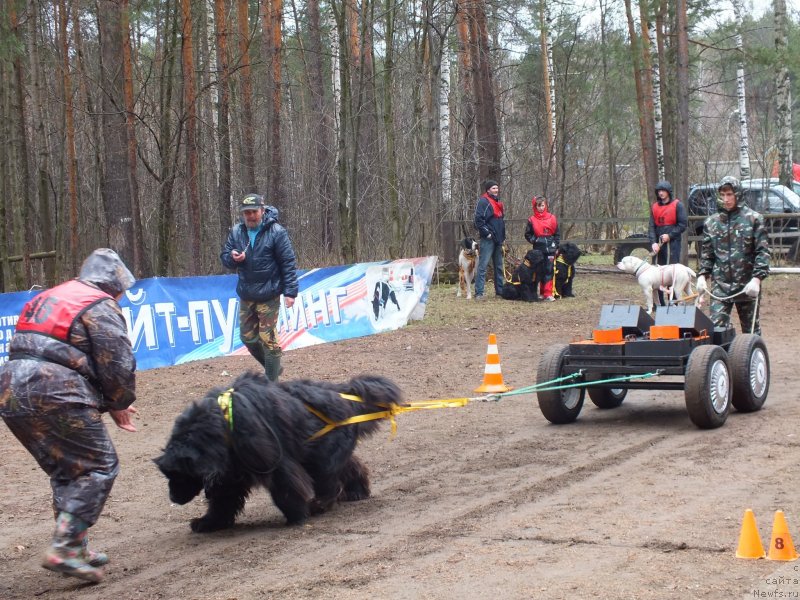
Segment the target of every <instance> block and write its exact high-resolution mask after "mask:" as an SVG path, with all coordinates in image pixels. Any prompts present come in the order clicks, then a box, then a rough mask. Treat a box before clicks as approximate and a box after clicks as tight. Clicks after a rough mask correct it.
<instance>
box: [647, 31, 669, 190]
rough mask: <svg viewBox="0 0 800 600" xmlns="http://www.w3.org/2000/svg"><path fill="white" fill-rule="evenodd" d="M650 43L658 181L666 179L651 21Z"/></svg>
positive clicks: (656, 64) (658, 72)
mask: <svg viewBox="0 0 800 600" xmlns="http://www.w3.org/2000/svg"><path fill="white" fill-rule="evenodd" d="M647 29H648V32H649V35H648V37H649V42H650V60H651V64H652V73H653V86H652V92H653V133H654V137H655V142H656V165H657V166H658V179H659V180H664V179H666V178H667V176H666V174H665V162H664V121H663V119H662V113H661V67H660V65H659V58H658V44H657V42H656V26H655V23H654V22H653V21H650V22H648V23H647Z"/></svg>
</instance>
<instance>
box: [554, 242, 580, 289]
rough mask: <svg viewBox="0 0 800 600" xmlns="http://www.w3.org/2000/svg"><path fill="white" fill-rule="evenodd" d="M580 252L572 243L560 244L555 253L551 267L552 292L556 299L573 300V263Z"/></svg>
mask: <svg viewBox="0 0 800 600" xmlns="http://www.w3.org/2000/svg"><path fill="white" fill-rule="evenodd" d="M581 254H582V252H581V250H580V248H578V247H577V246H576V245H575V244H573V243H572V242H562V243H561V244H560V245H559V246H558V252H556V260H555V263H554V265H553V267H554V268H553V270H554V274H553V279H554V280H555V284H554V285H553V291H554V295H555V297H556V298H574V297H575V294H573V293H572V282H573V281H574V280H575V263H576V262H578V259H579V258H580V257H581Z"/></svg>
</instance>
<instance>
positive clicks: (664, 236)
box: [647, 181, 688, 306]
mask: <svg viewBox="0 0 800 600" xmlns="http://www.w3.org/2000/svg"><path fill="white" fill-rule="evenodd" d="M687 224H688V219H687V217H686V208H685V207H684V206H683V203H681V201H680V200H678V199H677V198H674V197H673V196H672V184H671V183H670V182H669V181H659V182H658V183H657V184H656V201H655V202H654V203H653V205H652V206H651V207H650V226H649V228H648V230H647V237H648V238H649V239H650V247H651V249H652V251H653V263H654V264H656V265H674V264H676V263H679V262H681V237H682V236H683V232H684V231H686V226H687ZM658 302H659V304H661V306H664V304H665V300H664V292H662V291H661V290H658Z"/></svg>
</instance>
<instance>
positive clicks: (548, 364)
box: [536, 344, 586, 425]
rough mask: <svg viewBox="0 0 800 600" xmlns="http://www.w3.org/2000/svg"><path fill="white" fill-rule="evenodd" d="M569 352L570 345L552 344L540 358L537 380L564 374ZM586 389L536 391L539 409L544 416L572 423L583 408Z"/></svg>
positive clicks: (557, 422) (561, 422) (555, 420)
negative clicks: (565, 361)
mask: <svg viewBox="0 0 800 600" xmlns="http://www.w3.org/2000/svg"><path fill="white" fill-rule="evenodd" d="M567 352H569V345H568V344H563V345H558V346H551V347H550V348H549V349H548V350H547V351H546V352H545V353H544V354H542V358H540V359H539V369H538V370H537V372H536V381H537V382H545V381H552V380H553V379H558V378H559V377H561V376H562V370H563V368H564V356H565V355H566V354H567ZM585 392H586V390H585V389H584V388H582V387H575V388H569V389H566V390H543V391H540V392H536V396H537V398H538V400H539V410H541V411H542V414H543V415H544V418H545V419H547V420H548V421H550V422H551V423H555V424H556V425H563V424H565V423H572V422H573V421H574V420H575V419H577V418H578V415H579V414H580V412H581V408H583V398H584V395H585Z"/></svg>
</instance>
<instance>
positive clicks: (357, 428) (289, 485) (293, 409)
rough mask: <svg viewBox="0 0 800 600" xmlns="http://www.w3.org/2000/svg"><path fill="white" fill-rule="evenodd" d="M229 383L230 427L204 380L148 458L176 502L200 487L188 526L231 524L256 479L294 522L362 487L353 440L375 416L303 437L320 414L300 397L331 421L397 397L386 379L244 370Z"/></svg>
mask: <svg viewBox="0 0 800 600" xmlns="http://www.w3.org/2000/svg"><path fill="white" fill-rule="evenodd" d="M231 387H232V389H233V390H234V391H233V393H232V394H231V397H232V402H233V411H232V414H233V418H232V421H233V430H231V429H230V426H229V424H228V422H227V421H226V420H225V417H224V416H223V412H222V410H221V409H220V407H219V404H218V398H219V396H220V395H221V394H222V393H224V392H225V389H224V388H219V389H216V390H212V391H211V392H209V393H208V394H207V395H206V397H205V398H203V399H202V400H199V401H197V402H195V403H193V404H192V405H191V406H189V407H188V408H187V409H186V410H185V411H184V412H183V414H181V415H180V416H179V417H178V418H177V420H176V421H175V425H174V427H173V429H172V434H171V436H170V438H169V441H168V442H167V447H166V448H165V449H164V453H163V454H162V455H161V456H159V457H158V458H156V459H155V461H154V462H155V463H156V465H157V466H158V468H159V469H160V470H161V472H162V473H163V474H164V475H165V476H166V477H167V479H168V480H169V497H170V500H171V501H172V502H175V503H177V504H186V503H188V502H189V501H191V500H192V499H193V498H194V497H195V496H197V495H198V494H199V493H200V492H201V491H203V490H205V495H206V498H207V500H208V509H207V512H206V514H205V515H204V516H202V517H200V518H197V519H193V520H192V521H191V528H192V531H195V532H197V533H201V532H209V531H216V530H218V529H224V528H227V527H232V526H233V524H234V521H235V520H236V516H237V515H238V514H239V513H241V512H242V509H243V508H244V503H245V500H246V498H247V496H248V495H249V494H250V491H251V489H252V488H253V487H256V486H258V485H261V486H263V487H265V488H266V489H267V490H269V492H270V494H271V496H272V500H273V501H274V502H275V505H276V506H277V507H278V508H279V509H280V510H281V512H283V514H284V515H285V516H286V520H287V522H288V523H289V524H299V523H302V522H303V521H305V520H306V519H307V518H308V516H309V515H310V514H317V513H321V512H324V511H326V510H328V509H329V508H330V507H331V506H333V504H334V503H335V502H336V501H337V500H343V501H352V500H362V499H364V498H368V497H369V495H370V487H369V471H368V470H367V468H366V467H365V466H364V465H363V464H362V463H361V461H359V460H358V459H357V458H356V457H355V456H354V455H353V450H354V449H355V447H356V442H357V441H358V440H359V439H361V438H364V437H365V436H368V435H370V434H372V433H374V432H375V431H376V430H377V428H378V427H379V425H380V423H381V421H380V420H371V421H366V422H363V423H357V424H352V425H343V426H341V427H336V428H335V429H333V430H331V431H329V432H328V433H326V434H325V435H322V436H321V437H319V438H317V439H315V440H311V441H309V438H310V437H311V436H312V435H314V434H315V433H317V432H318V431H320V430H321V429H322V428H323V427H325V422H323V421H322V420H321V419H320V418H319V417H317V416H315V415H314V414H312V413H311V411H310V410H309V409H308V408H307V407H308V406H310V407H312V408H313V409H315V410H316V411H318V412H319V413H320V414H322V415H324V416H325V417H327V418H328V419H330V420H331V421H333V422H340V421H343V420H345V419H348V418H349V417H352V416H355V415H360V414H368V413H375V412H380V411H382V410H385V409H386V408H387V407H389V406H390V405H392V404H400V403H401V401H402V392H401V391H400V389H399V388H398V387H397V386H396V385H395V384H394V383H393V382H391V381H389V380H388V379H385V378H383V377H373V376H362V377H356V378H353V379H351V380H350V381H349V382H348V383H344V384H332V383H326V382H315V381H308V380H297V381H288V382H281V383H272V382H270V381H268V380H267V379H266V378H265V377H264V376H263V375H261V374H256V373H245V374H244V375H241V376H240V377H239V378H237V379H236V381H235V382H234V383H233V385H232V386H231ZM340 392H341V393H344V394H352V395H354V396H358V397H359V398H361V400H362V402H354V401H352V400H348V399H345V398H342V396H341V395H340Z"/></svg>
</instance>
